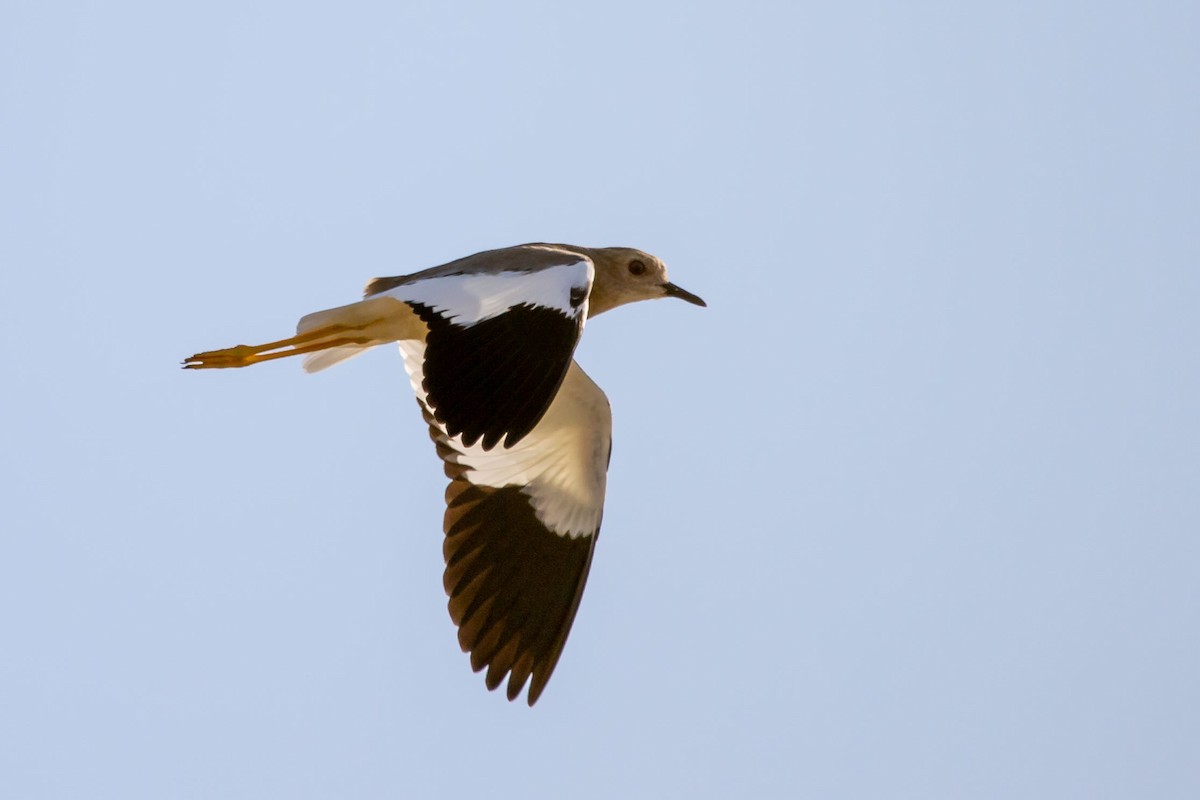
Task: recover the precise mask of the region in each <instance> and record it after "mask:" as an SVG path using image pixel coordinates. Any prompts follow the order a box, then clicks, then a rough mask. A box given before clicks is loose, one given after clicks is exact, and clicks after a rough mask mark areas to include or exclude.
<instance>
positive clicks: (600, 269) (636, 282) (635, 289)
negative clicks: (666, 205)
mask: <svg viewBox="0 0 1200 800" xmlns="http://www.w3.org/2000/svg"><path fill="white" fill-rule="evenodd" d="M578 250H580V251H581V252H584V253H585V254H586V255H587V256H589V257H590V258H591V259H592V262H593V263H594V264H595V265H596V279H595V281H594V282H593V283H592V294H591V297H590V298H589V301H588V316H590V317H594V316H596V315H597V314H599V313H601V312H603V311H608V310H609V309H610V308H616V307H617V306H620V305H624V304H625V303H632V302H635V301H637V300H653V299H655V298H659V297H678V298H679V299H680V300H686V301H687V302H689V303H692V304H693V305H697V306H703V305H706V304H705V302H704V301H703V300H701V299H700V298H699V297H697V296H696V295H694V294H692V293H691V292H689V291H687V290H686V289H681V288H679V287H678V286H676V285H675V284H673V283H671V281H670V279H668V277H667V265H666V264H664V263H663V262H662V260H661V259H659V258H657V257H655V256H652V255H650V254H649V253H643V252H642V251H641V250H635V249H633V248H632V247H596V248H590V247H589V248H586V249H584V248H578Z"/></svg>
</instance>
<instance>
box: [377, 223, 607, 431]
mask: <svg viewBox="0 0 1200 800" xmlns="http://www.w3.org/2000/svg"><path fill="white" fill-rule="evenodd" d="M594 276H595V268H594V265H593V264H592V262H591V260H590V259H589V258H587V257H586V256H584V255H581V254H579V253H572V252H568V251H565V250H559V249H556V248H553V247H548V246H528V245H527V246H522V247H510V248H505V249H504V250H492V251H489V252H486V253H478V254H476V255H474V256H470V257H469V258H466V259H460V260H459V261H455V262H451V263H450V264H445V265H443V266H441V267H435V268H433V269H430V270H426V271H424V272H419V273H417V274H415V275H408V276H401V277H398V278H376V279H375V280H373V281H372V282H371V283H370V284H368V285H367V295H368V298H375V297H392V298H395V299H397V300H401V301H403V302H405V303H407V304H408V305H409V306H410V307H411V308H412V310H413V311H414V312H415V313H416V315H417V316H418V317H419V318H420V319H421V320H422V321H423V322H424V323H425V325H426V326H427V328H428V333H427V335H426V336H425V346H424V348H423V349H422V353H423V355H422V363H421V373H422V375H423V378H422V385H421V395H422V398H423V399H422V402H423V403H424V405H425V406H426V407H427V409H428V410H429V411H430V412H431V413H432V414H433V417H434V419H435V420H436V421H437V422H438V423H439V424H441V425H442V426H443V427H444V428H445V430H446V433H447V434H449V435H450V436H460V437H461V438H462V441H463V443H464V444H466V445H468V446H473V445H475V444H476V443H477V442H481V443H482V445H483V448H484V449H485V450H491V449H492V448H493V447H495V446H496V445H497V444H498V443H500V442H501V441H503V443H504V446H505V447H512V446H513V445H514V444H516V443H517V442H519V441H520V440H521V438H522V437H524V436H526V435H527V434H528V433H529V432H530V431H531V430H533V427H534V426H535V425H537V423H538V420H539V419H541V418H542V414H544V413H545V411H546V409H547V408H548V407H549V405H550V401H551V400H552V399H553V398H554V395H555V393H556V392H557V391H558V388H559V386H560V385H561V384H562V381H563V378H564V377H565V376H566V374H567V367H568V365H569V364H570V363H571V357H572V355H573V354H574V352H575V345H576V343H577V342H578V341H579V336H580V334H582V333H583V326H584V322H585V321H586V319H587V310H588V296H589V295H590V293H591V288H592V280H593V278H594Z"/></svg>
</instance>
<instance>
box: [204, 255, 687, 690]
mask: <svg viewBox="0 0 1200 800" xmlns="http://www.w3.org/2000/svg"><path fill="white" fill-rule="evenodd" d="M657 297H678V298H680V299H681V300H686V301H688V302H689V303H694V304H695V305H699V306H703V305H704V301H703V300H701V299H700V298H699V297H697V296H696V295H694V294H691V293H690V292H687V291H684V290H683V289H680V288H679V287H678V286H676V285H675V284H673V283H671V282H670V281H669V280H667V268H666V266H665V265H664V264H663V263H662V261H660V260H659V259H657V258H655V257H654V256H652V255H650V254H648V253H643V252H641V251H640V250H633V249H631V248H626V247H603V248H589V247H575V246H573V245H564V244H524V245H519V246H517V247H507V248H504V249H501V250H488V251H486V252H483V253H476V254H475V255H473V256H467V257H466V258H460V259H459V260H457V261H452V262H450V263H449V264H444V265H442V266H440V267H434V268H432V269H427V270H424V271H423V272H417V273H415V274H412V275H403V276H400V277H396V278H376V279H374V280H372V281H371V282H370V283H368V284H367V288H366V293H365V297H364V299H363V300H361V301H359V302H357V303H351V304H350V305H346V306H341V307H339V308H332V309H329V310H327V311H318V312H316V313H314V314H309V315H308V316H306V317H304V318H303V319H301V320H300V322H299V324H298V325H297V327H296V331H297V332H296V335H295V336H293V337H291V338H289V339H283V340H281V341H277V342H270V343H268V344H263V345H258V346H248V345H238V346H237V347H230V348H227V349H224V350H213V351H210V352H207V353H197V354H196V355H194V356H192V357H191V358H189V359H187V360H186V361H185V362H184V366H185V367H187V368H189V369H208V368H222V367H246V366H249V365H251V364H257V363H260V362H263V361H270V360H272V359H276V358H286V357H288V356H296V355H304V356H305V359H304V367H305V369H306V370H308V371H309V372H315V371H317V370H321V369H324V368H326V367H329V366H332V365H333V364H336V363H338V362H339V361H343V360H345V359H347V358H350V357H351V356H355V355H358V354H359V353H361V352H363V351H365V350H367V349H368V348H371V347H374V346H375V345H380V344H387V343H388V342H399V345H400V352H401V353H402V354H403V355H404V366H405V368H406V369H407V370H408V374H409V378H410V379H411V381H412V387H413V391H415V392H416V395H417V400H418V401H419V403H420V406H421V410H422V412H423V414H424V416H425V421H426V422H427V423H428V424H429V433H430V436H431V437H432V438H433V441H434V443H435V444H436V445H437V452H438V455H439V456H441V458H442V460H443V461H444V462H445V469H446V475H447V476H448V477H449V478H450V486H449V487H448V488H447V490H446V506H447V507H446V515H445V520H444V528H445V533H446V540H445V544H444V554H445V558H446V572H445V576H444V579H445V586H446V592H447V594H449V596H450V616H451V618H452V619H453V620H454V623H455V624H456V625H457V626H458V640H459V643H460V644H461V645H462V648H463V650H464V651H465V652H469V653H470V654H471V667H472V668H473V669H474V670H475V671H477V672H478V671H479V670H482V669H483V668H484V667H487V679H486V680H487V686H488V688H489V689H495V688H496V687H497V686H499V685H500V683H501V682H502V681H503V680H504V677H505V675H508V676H509V677H508V697H509V699H510V700H512V699H515V698H516V697H517V695H518V694H520V692H521V689H522V687H524V685H525V683H526V681H528V680H529V679H530V678H531V677H532V682H531V683H530V686H529V694H528V699H529V704H530V705H533V704H534V703H535V702H537V699H538V697H539V696H540V695H541V693H542V690H543V689H545V687H546V682H547V681H548V680H550V675H551V673H552V672H553V671H554V666H555V664H556V663H557V662H558V657H559V655H560V654H561V653H562V648H563V644H564V643H565V642H566V640H567V634H568V633H569V632H570V629H571V622H572V621H573V620H574V618H575V611H576V609H577V608H578V607H579V599H580V596H581V595H582V594H583V587H584V583H585V582H586V581H587V575H588V568H589V566H590V565H591V562H592V552H593V549H594V548H595V545H596V538H597V535H598V534H599V531H600V519H601V517H602V515H603V509H604V486H605V473H606V472H607V470H608V460H609V453H610V447H611V432H612V417H611V414H610V412H609V406H608V399H607V398H606V397H605V396H604V392H602V391H600V388H599V387H598V386H596V384H595V383H593V382H592V380H591V379H590V378H589V377H588V376H587V375H586V374H585V373H584V371H583V370H582V369H580V367H579V365H578V364H577V363H575V361H574V358H573V354H574V352H575V345H576V343H577V342H578V341H579V336H580V334H582V333H583V327H584V324H585V323H586V322H587V320H588V319H590V318H591V317H594V316H596V315H597V314H599V313H601V312H604V311H608V310H609V309H612V308H616V307H617V306H619V305H622V304H624V303H632V302H634V301H635V300H651V299H654V298H657Z"/></svg>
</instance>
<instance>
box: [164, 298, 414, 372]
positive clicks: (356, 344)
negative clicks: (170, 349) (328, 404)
mask: <svg viewBox="0 0 1200 800" xmlns="http://www.w3.org/2000/svg"><path fill="white" fill-rule="evenodd" d="M425 330H426V329H425V325H424V323H423V322H421V320H420V319H419V318H418V317H417V315H416V314H414V313H413V310H412V308H411V307H409V305H408V304H407V303H404V302H402V301H400V300H397V299H396V298H394V297H369V298H367V299H366V300H360V301H359V302H357V303H351V304H350V305H346V306H338V307H337V308H330V309H326V310H325V311H316V312H314V313H312V314H308V315H307V316H304V317H302V318H301V319H300V322H298V323H297V324H296V335H295V336H292V337H290V338H287V339H280V340H279V341H277V342H267V343H266V344H259V345H246V344H239V345H237V346H235V347H227V348H225V349H223V350H209V351H207V352H204V353H197V354H196V355H194V356H191V357H190V358H188V359H186V360H184V362H183V366H184V369H226V368H231V367H248V366H250V365H251V364H258V363H260V362H263V361H272V360H274V359H277V358H287V357H289V356H299V355H303V356H304V369H305V370H306V371H308V372H319V371H320V370H323V369H325V368H326V367H332V366H333V365H334V364H337V363H339V362H341V361H345V360H346V359H348V358H353V357H354V356H356V355H358V354H359V353H363V352H366V351H367V350H369V349H370V348H372V347H375V346H376V345H380V344H387V343H388V342H395V341H399V340H401V339H423V338H424V335H425Z"/></svg>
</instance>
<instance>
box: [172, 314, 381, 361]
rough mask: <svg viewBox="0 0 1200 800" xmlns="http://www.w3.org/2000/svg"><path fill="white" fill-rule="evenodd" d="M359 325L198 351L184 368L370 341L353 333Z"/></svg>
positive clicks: (338, 326) (306, 351) (255, 359)
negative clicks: (255, 343) (258, 342)
mask: <svg viewBox="0 0 1200 800" xmlns="http://www.w3.org/2000/svg"><path fill="white" fill-rule="evenodd" d="M361 329H362V328H361V327H360V326H349V325H327V326H325V327H323V328H315V329H313V330H310V331H305V332H304V333H299V334H296V335H295V336H292V337H291V338H289V339H280V340H279V341H277V342H267V343H266V344H258V345H248V344H239V345H236V346H235V347H226V348H225V349H223V350H209V351H207V352H204V353H197V354H196V355H194V356H191V357H190V358H187V359H185V360H184V362H183V368H184V369H226V368H230V367H248V366H250V365H251V364H258V363H260V362H262V361H273V360H274V359H276V358H288V357H289V356H299V355H303V354H305V353H314V352H316V351H318V350H326V349H328V348H330V347H344V346H346V345H362V344H367V343H369V342H371V337H369V336H355V335H354V331H356V330H361Z"/></svg>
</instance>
